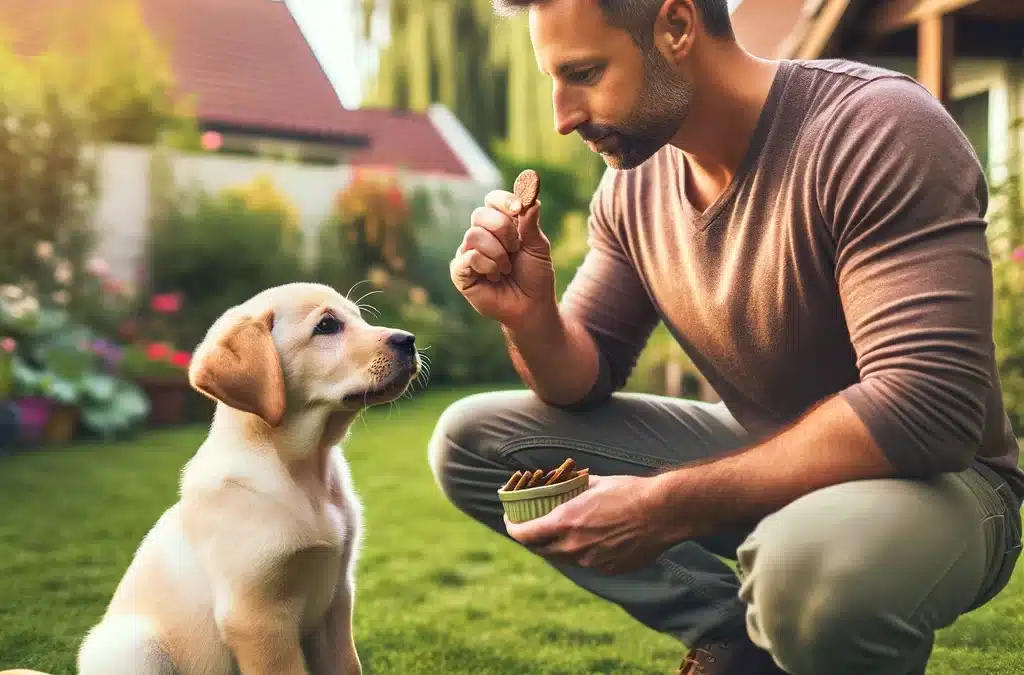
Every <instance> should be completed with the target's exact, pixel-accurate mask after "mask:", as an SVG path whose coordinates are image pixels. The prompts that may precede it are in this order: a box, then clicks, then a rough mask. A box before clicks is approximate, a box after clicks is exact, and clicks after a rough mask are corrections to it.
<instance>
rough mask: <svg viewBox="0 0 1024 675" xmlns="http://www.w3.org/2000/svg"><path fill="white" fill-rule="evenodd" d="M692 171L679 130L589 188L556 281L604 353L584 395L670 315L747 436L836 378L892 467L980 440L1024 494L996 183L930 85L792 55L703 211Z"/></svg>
mask: <svg viewBox="0 0 1024 675" xmlns="http://www.w3.org/2000/svg"><path fill="white" fill-rule="evenodd" d="M685 169H686V166H685V161H684V158H683V156H682V154H681V153H680V151H679V150H677V149H675V148H673V147H671V146H667V147H665V148H663V149H662V150H661V151H659V152H658V153H657V154H656V155H655V156H653V157H652V158H651V159H650V160H648V161H647V162H646V163H644V164H643V165H642V166H640V167H638V168H636V169H633V170H629V171H611V170H610V171H608V172H607V173H606V174H605V177H604V179H603V180H602V182H601V185H600V187H599V188H598V190H597V192H596V193H595V196H594V199H593V202H592V204H591V216H590V222H589V244H590V248H589V251H588V253H587V255H586V258H585V259H584V262H583V263H582V265H581V266H580V268H579V269H578V270H577V273H576V275H575V277H574V279H573V280H572V282H571V284H570V286H569V288H568V289H567V291H566V293H565V294H564V296H563V298H562V307H563V311H564V312H565V314H566V315H567V316H569V317H574V318H576V319H578V320H579V321H581V322H582V324H583V325H584V326H585V327H586V328H587V329H588V330H589V332H590V334H591V335H593V336H594V338H595V340H596V342H597V344H598V347H599V351H600V355H601V367H600V374H599V377H598V382H597V384H596V385H595V387H594V389H593V390H592V391H591V392H590V394H589V395H588V396H587V399H586V400H585V401H584V402H583V404H588V403H594V402H597V401H600V400H602V399H604V398H606V397H607V396H609V395H611V394H612V393H613V392H614V391H615V390H617V389H619V388H620V387H621V386H622V385H623V384H625V382H626V380H627V378H628V377H629V374H630V372H631V371H632V369H633V368H634V366H635V363H636V359H637V357H638V355H639V354H640V352H641V350H642V349H643V347H644V345H645V343H646V341H647V339H648V338H649V336H650V334H651V332H652V330H653V329H654V328H655V326H656V325H657V323H658V322H659V321H664V322H665V324H666V326H667V327H668V328H669V329H670V331H671V332H672V334H673V335H674V336H675V338H676V339H677V340H678V341H679V343H680V345H681V346H682V347H683V349H684V350H685V351H686V353H687V354H688V355H689V356H690V358H691V359H692V361H693V362H694V364H695V365H696V367H697V368H698V369H699V370H700V371H701V372H702V373H703V374H704V376H705V377H706V378H707V379H708V381H709V382H710V384H711V385H712V386H713V387H714V388H715V390H716V391H717V393H718V394H719V395H720V396H721V398H722V400H723V401H724V403H725V404H726V405H727V406H728V408H729V410H730V411H731V412H732V414H733V415H734V416H735V417H736V419H737V421H739V423H740V424H742V425H743V426H744V427H745V428H746V429H747V430H748V431H749V432H750V433H751V434H753V435H754V436H757V437H763V436H766V435H770V434H773V433H776V432H778V431H779V430H781V429H782V428H783V427H785V426H787V425H790V424H792V423H794V422H795V421H797V420H798V418H800V417H801V416H803V415H804V414H805V413H807V412H808V411H809V409H810V408H812V407H813V406H815V405H816V404H818V403H820V402H821V401H822V400H824V399H826V398H828V397H830V396H833V395H838V396H841V397H843V398H844V399H845V400H846V401H847V402H848V403H849V404H850V405H851V406H852V408H853V409H854V410H855V411H856V413H857V414H858V415H859V416H860V417H861V418H862V419H863V421H864V422H865V423H866V425H867V427H868V429H869V430H870V433H871V434H872V436H873V437H874V439H875V441H876V442H877V443H878V445H879V447H880V448H881V449H882V451H883V452H884V453H885V454H886V455H887V456H888V457H889V458H890V460H891V461H892V462H893V463H894V464H895V466H896V467H898V468H899V469H902V470H906V471H908V472H910V473H911V474H923V473H929V472H934V471H957V470H961V469H963V468H966V467H967V466H968V465H969V464H970V462H972V461H974V460H975V458H977V459H979V460H980V461H983V462H986V463H987V464H989V465H990V466H992V467H994V468H996V469H997V470H999V471H1000V472H1001V473H1002V474H1003V475H1004V476H1006V477H1007V478H1008V479H1009V482H1010V483H1011V485H1012V486H1013V487H1014V489H1015V491H1016V492H1017V494H1018V495H1024V474H1022V472H1021V471H1020V470H1019V469H1018V468H1017V461H1018V453H1019V450H1018V446H1017V442H1016V439H1015V436H1014V433H1013V430H1012V429H1011V428H1010V422H1009V420H1008V418H1007V415H1006V412H1005V409H1004V407H1003V401H1002V394H1001V387H1000V382H999V375H998V372H997V369H996V364H995V358H994V344H993V337H992V313H993V309H992V306H993V284H992V267H991V260H990V257H989V250H988V244H987V240H986V233H985V230H986V225H987V223H986V220H985V213H986V209H987V206H988V192H987V184H986V181H985V176H984V173H983V170H982V167H981V165H980V163H979V161H978V158H977V155H976V154H975V152H974V151H973V149H972V147H971V145H970V143H969V142H968V140H967V138H966V137H965V136H964V134H963V132H962V131H961V129H960V128H959V127H958V126H957V124H956V123H955V122H954V120H953V119H952V118H951V117H950V115H949V114H948V113H947V112H946V110H945V109H944V108H943V107H942V106H941V105H940V104H939V102H938V101H936V100H935V98H934V97H932V96H931V94H929V93H928V91H927V90H926V89H924V88H923V87H922V86H921V85H920V84H919V83H917V82H915V81H914V80H912V79H911V78H909V77H906V76H904V75H901V74H898V73H895V72H891V71H888V70H883V69H879V68H875V67H871V66H867V65H863V64H859V63H854V62H848V61H841V60H822V61H796V60H789V61H782V63H781V66H780V68H779V70H778V73H777V75H776V77H775V80H774V83H773V85H772V87H771V90H770V93H769V96H768V99H767V102H766V105H765V107H764V109H763V112H762V114H761V117H760V120H759V122H758V124H757V126H756V130H755V132H754V134H753V137H752V140H751V143H750V146H749V149H748V151H747V154H746V157H745V159H744V160H743V162H742V165H741V166H740V167H739V170H738V172H737V174H736V175H735V177H734V179H733V181H732V183H731V184H730V185H729V186H728V188H727V189H726V190H725V191H724V193H722V194H721V195H720V196H719V197H718V199H717V200H716V201H715V202H714V203H713V204H712V205H711V206H710V207H709V208H708V209H706V210H705V211H704V212H703V213H701V212H697V211H696V210H695V209H694V208H693V207H692V205H691V204H690V203H689V201H688V200H687V197H686V193H685V189H684V185H685V182H684V175H685ZM822 451H823V452H827V451H828V449H827V448H823V449H822Z"/></svg>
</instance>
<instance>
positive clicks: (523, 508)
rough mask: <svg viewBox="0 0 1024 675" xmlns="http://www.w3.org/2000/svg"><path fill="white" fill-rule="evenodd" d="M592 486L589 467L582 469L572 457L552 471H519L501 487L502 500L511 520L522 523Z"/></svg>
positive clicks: (500, 495)
mask: <svg viewBox="0 0 1024 675" xmlns="http://www.w3.org/2000/svg"><path fill="white" fill-rule="evenodd" d="M589 485H590V471H589V469H580V468H578V467H577V466H576V462H575V460H573V459H572V458H571V457H570V458H569V459H567V460H565V461H564V462H562V464H561V465H560V466H558V467H556V468H554V469H551V470H550V471H544V470H543V469H536V470H535V471H516V472H515V473H514V474H512V477H511V478H509V479H508V482H506V483H505V485H503V486H502V487H501V489H499V490H498V499H500V500H501V505H502V507H503V508H504V509H505V515H506V516H507V517H508V519H509V520H510V521H512V522H513V523H522V522H524V521H527V520H533V519H534V518H540V517H541V516H543V515H546V514H547V513H550V512H551V511H552V510H553V509H554V508H555V507H556V506H559V505H560V504H564V503H565V502H567V501H569V500H570V499H572V498H573V497H576V496H579V495H581V494H583V492H584V491H585V490H586V489H587V487H588V486H589Z"/></svg>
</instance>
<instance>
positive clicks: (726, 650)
mask: <svg viewBox="0 0 1024 675" xmlns="http://www.w3.org/2000/svg"><path fill="white" fill-rule="evenodd" d="M676 675H786V671H784V670H782V669H781V668H779V667H778V666H777V665H775V661H773V660H772V657H771V655H770V654H769V653H768V652H766V651H764V650H763V649H761V648H760V647H758V646H757V645H755V644H754V643H753V642H751V641H750V640H749V639H746V637H744V638H743V639H738V640H718V641H711V640H707V641H704V642H701V643H699V644H697V645H696V646H694V648H693V649H691V650H690V651H689V653H687V655H686V658H684V659H683V662H682V663H681V664H679V670H677V671H676Z"/></svg>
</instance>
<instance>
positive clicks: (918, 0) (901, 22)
mask: <svg viewBox="0 0 1024 675" xmlns="http://www.w3.org/2000/svg"><path fill="white" fill-rule="evenodd" d="M977 2H978V0H888V1H887V2H880V3H878V5H877V6H876V7H875V8H874V9H873V10H872V11H871V14H869V15H868V19H867V33H868V35H872V36H876V37H877V36H881V35H888V34H889V33H894V32H896V31H898V30H901V29H903V28H909V27H910V26H913V25H914V24H917V23H920V22H921V20H922V19H926V18H928V17H931V16H935V15H937V14H951V13H953V12H956V11H958V10H961V9H963V8H964V7H969V6H970V5H973V4H976V3H977Z"/></svg>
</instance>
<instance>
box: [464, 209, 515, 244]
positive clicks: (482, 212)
mask: <svg viewBox="0 0 1024 675" xmlns="http://www.w3.org/2000/svg"><path fill="white" fill-rule="evenodd" d="M470 223H471V224H472V225H473V226H474V227H480V228H483V229H485V230H487V231H488V232H490V233H491V234H493V235H494V237H495V238H496V239H497V240H498V241H499V242H501V245H502V246H503V247H504V248H505V250H506V251H508V252H509V253H515V252H516V251H518V250H519V229H518V228H517V227H516V224H515V222H514V221H513V220H512V218H510V217H509V216H507V215H505V214H504V213H502V212H501V211H499V210H497V209H494V208H491V207H489V206H481V207H478V208H477V209H475V210H474V211H473V215H472V216H471V217H470Z"/></svg>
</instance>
